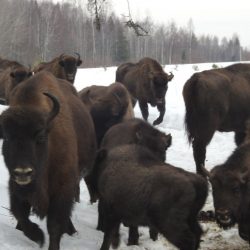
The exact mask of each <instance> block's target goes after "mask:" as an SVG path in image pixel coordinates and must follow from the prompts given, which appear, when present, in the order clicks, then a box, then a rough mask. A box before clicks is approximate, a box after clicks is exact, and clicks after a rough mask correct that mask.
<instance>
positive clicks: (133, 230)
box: [128, 227, 139, 246]
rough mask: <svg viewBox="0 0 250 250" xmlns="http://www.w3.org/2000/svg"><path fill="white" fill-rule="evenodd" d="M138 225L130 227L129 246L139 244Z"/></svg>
mask: <svg viewBox="0 0 250 250" xmlns="http://www.w3.org/2000/svg"><path fill="white" fill-rule="evenodd" d="M138 239H139V232H138V227H129V236H128V246H131V245H138Z"/></svg>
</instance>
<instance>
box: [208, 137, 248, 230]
mask: <svg viewBox="0 0 250 250" xmlns="http://www.w3.org/2000/svg"><path fill="white" fill-rule="evenodd" d="M249 163H250V143H249V142H248V143H243V144H242V145H240V146H239V147H238V148H236V149H235V151H234V152H233V153H232V154H231V155H230V156H229V158H228V159H227V160H226V161H225V163H223V164H221V165H217V166H215V167H214V168H213V169H212V170H211V171H210V172H208V171H207V170H206V169H205V168H203V171H204V172H205V174H206V175H207V176H208V178H209V181H210V182H211V185H212V195H213V200H214V208H215V218H216V221H217V223H218V224H219V225H220V226H221V227H222V228H224V229H227V228H230V227H232V226H234V225H235V224H236V223H238V222H239V218H240V211H241V205H240V204H241V201H242V199H244V198H246V195H244V192H243V190H244V189H245V187H246V184H247V181H246V178H245V177H246V172H248V171H249V169H250V167H249V166H250V164H249ZM248 199H249V198H248Z"/></svg>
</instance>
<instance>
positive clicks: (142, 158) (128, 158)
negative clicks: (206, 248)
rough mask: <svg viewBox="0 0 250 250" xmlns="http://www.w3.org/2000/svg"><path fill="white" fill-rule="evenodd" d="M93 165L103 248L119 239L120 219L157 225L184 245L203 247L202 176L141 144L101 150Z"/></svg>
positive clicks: (188, 249) (204, 185) (188, 248)
mask: <svg viewBox="0 0 250 250" xmlns="http://www.w3.org/2000/svg"><path fill="white" fill-rule="evenodd" d="M95 168H96V169H97V176H98V183H97V185H98V191H99V193H100V202H101V203H102V206H103V212H104V213H103V214H104V219H105V224H104V225H105V226H104V239H103V243H102V246H101V250H107V249H109V247H110V245H111V243H112V244H113V246H114V247H116V246H117V245H118V242H119V226H120V223H124V224H125V225H129V226H134V227H137V226H149V227H150V228H154V229H156V230H157V231H159V232H160V233H161V234H162V235H163V236H164V237H166V238H167V239H168V240H169V241H170V242H171V243H173V244H174V245H175V246H176V247H178V248H179V249H181V250H184V249H186V250H194V249H198V248H199V244H200V237H201V234H202V229H201V227H200V225H199V223H198V221H197V214H198V212H199V211H200V209H201V208H202V206H203V205H204V202H205V200H206V196H207V183H206V181H205V180H204V179H203V178H202V177H200V176H198V175H195V174H193V173H189V172H187V171H184V170H182V169H179V168H175V167H173V166H171V165H169V164H164V163H162V162H161V161H160V160H159V159H158V158H157V157H155V156H154V155H153V154H152V153H151V152H150V151H149V150H148V149H147V148H146V147H143V146H140V145H122V146H118V147H115V148H113V149H110V150H106V149H103V150H101V151H100V152H99V155H98V157H97V160H96V165H95Z"/></svg>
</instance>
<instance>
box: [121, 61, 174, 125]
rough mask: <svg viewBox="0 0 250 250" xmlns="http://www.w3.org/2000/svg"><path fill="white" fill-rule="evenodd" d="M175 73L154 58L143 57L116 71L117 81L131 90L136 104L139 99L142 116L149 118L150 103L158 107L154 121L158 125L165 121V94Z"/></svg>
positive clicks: (123, 65)
mask: <svg viewBox="0 0 250 250" xmlns="http://www.w3.org/2000/svg"><path fill="white" fill-rule="evenodd" d="M173 77H174V75H173V74H172V73H171V74H170V75H168V74H167V73H165V72H164V71H163V69H162V66H161V65H160V64H159V63H158V62H157V61H156V60H154V59H152V58H148V57H146V58H143V59H141V60H140V61H139V62H138V63H134V64H133V63H125V64H122V65H120V66H119V67H118V68H117V71H116V81H117V82H121V83H123V84H124V85H125V86H126V87H127V89H128V90H129V92H130V94H131V98H132V102H133V106H135V104H136V101H137V100H138V102H139V106H140V109H141V113H142V117H143V118H144V120H146V121H147V119H148V103H149V104H150V105H151V106H153V107H155V106H156V107H157V109H158V110H159V112H160V115H159V117H158V118H157V119H156V120H155V121H154V122H153V124H154V125H158V124H160V123H161V122H162V121H163V117H164V114H165V95H166V92H167V89H168V82H169V81H171V80H172V78H173Z"/></svg>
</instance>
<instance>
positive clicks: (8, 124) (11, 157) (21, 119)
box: [1, 93, 60, 187]
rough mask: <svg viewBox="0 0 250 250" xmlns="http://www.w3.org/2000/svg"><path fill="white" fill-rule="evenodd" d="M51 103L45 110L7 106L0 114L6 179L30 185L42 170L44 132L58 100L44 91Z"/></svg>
mask: <svg viewBox="0 0 250 250" xmlns="http://www.w3.org/2000/svg"><path fill="white" fill-rule="evenodd" d="M44 94H45V95H47V96H48V97H49V98H50V99H51V100H52V102H53V108H52V110H51V111H50V112H49V113H43V112H41V111H40V110H38V109H37V108H34V107H28V106H26V107H20V106H14V107H10V108H8V109H7V110H5V111H4V112H3V113H2V116H1V125H2V129H3V148H2V153H3V156H4V161H5V163H6V166H7V168H8V170H9V173H10V182H11V183H15V184H16V185H18V186H22V187H27V186H29V185H32V183H34V181H35V180H36V179H37V178H36V176H39V175H40V174H41V172H42V169H43V168H42V167H43V165H44V164H45V163H46V160H47V157H48V133H49V126H50V123H51V121H52V120H53V119H54V117H55V116H56V115H57V114H58V112H59V107H60V106H59V102H58V101H57V99H56V98H55V97H54V96H52V95H51V94H49V93H44Z"/></svg>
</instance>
